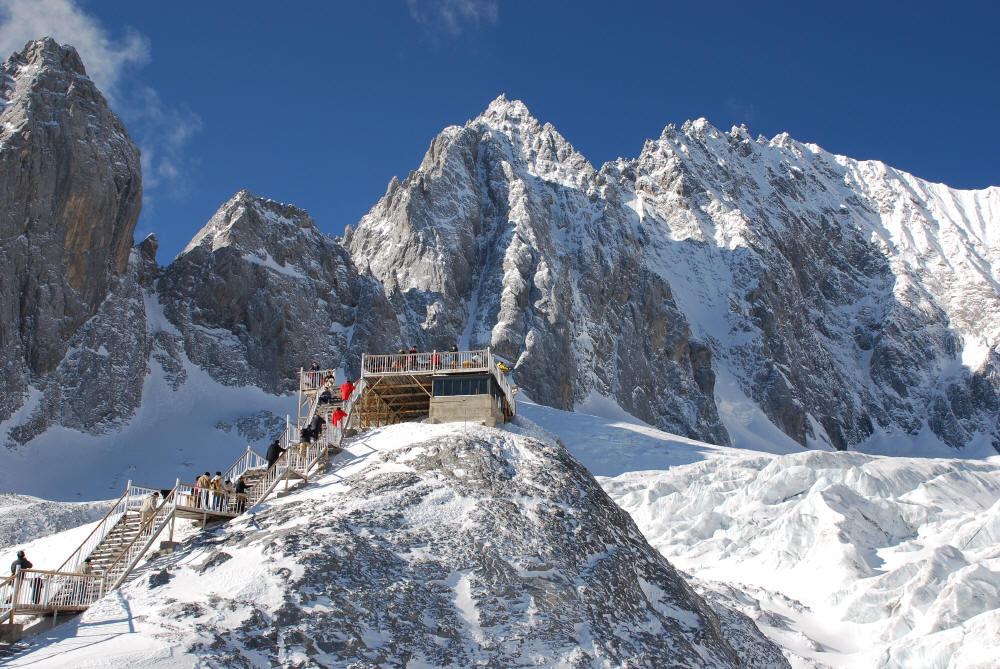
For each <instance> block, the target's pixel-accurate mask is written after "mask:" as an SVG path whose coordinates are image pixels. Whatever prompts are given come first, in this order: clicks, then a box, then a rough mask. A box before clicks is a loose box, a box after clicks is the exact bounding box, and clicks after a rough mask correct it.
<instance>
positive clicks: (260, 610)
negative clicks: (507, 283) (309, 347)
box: [31, 425, 788, 668]
mask: <svg viewBox="0 0 1000 669" xmlns="http://www.w3.org/2000/svg"><path fill="white" fill-rule="evenodd" d="M515 430H516V428H515ZM351 449H352V451H353V452H354V453H357V454H358V455H357V456H355V457H348V454H346V453H345V454H344V455H343V456H341V458H340V459H339V460H338V461H336V462H335V463H334V467H335V468H336V469H335V471H333V472H330V473H329V474H327V475H325V476H322V477H320V478H318V479H317V480H316V482H315V485H312V486H309V487H308V488H305V489H303V490H301V491H300V492H296V493H292V494H290V495H288V496H286V497H284V498H278V499H274V500H272V501H270V502H269V503H268V504H267V505H266V506H265V507H264V508H262V509H260V510H258V512H257V513H256V514H255V515H254V517H253V518H250V517H245V518H242V519H238V520H236V521H234V522H232V523H229V524H226V525H224V526H222V527H220V528H218V529H217V530H215V531H213V532H210V533H207V534H202V535H200V536H199V537H198V538H195V539H193V540H192V541H189V542H187V543H186V544H185V545H184V547H183V549H182V553H181V554H179V555H174V556H172V557H171V558H169V559H167V560H162V561H161V562H160V563H156V562H153V563H151V564H150V565H149V566H148V567H146V568H145V569H144V570H143V571H141V572H139V573H138V574H137V575H136V577H135V578H134V580H133V581H132V583H131V584H129V585H128V586H126V587H125V589H124V591H123V593H122V594H123V595H124V597H125V598H126V599H127V601H128V605H129V607H130V611H131V612H132V615H133V617H134V620H135V626H136V631H137V632H139V634H138V635H131V636H132V638H133V639H135V641H133V642H132V643H133V644H134V643H138V645H133V646H132V647H131V648H123V647H120V646H117V645H116V644H115V643H112V644H111V645H110V646H109V647H105V648H103V649H102V652H105V653H110V654H113V656H114V657H116V658H117V661H118V662H121V663H123V664H130V663H131V662H132V661H134V659H137V658H138V657H140V656H141V657H147V658H148V657H156V656H157V655H158V654H159V653H162V652H163V651H164V650H166V649H169V652H170V654H171V657H173V658H175V660H174V661H176V662H181V663H183V664H178V666H194V665H195V664H198V665H199V666H212V667H216V666H218V667H222V666H227V667H231V666H260V665H262V664H263V665H273V666H278V665H280V666H317V667H326V666H357V667H376V666H434V667H445V666H455V667H457V666H463V667H471V666H483V667H507V666H512V665H522V664H523V665H526V666H527V665H530V666H566V667H639V666H643V667H665V666H671V667H695V666H697V667H762V668H763V667H769V668H774V667H787V666H788V663H787V661H786V660H785V659H784V657H783V656H782V653H781V651H780V649H778V648H777V647H776V646H775V645H773V644H772V643H771V642H770V641H768V640H767V639H766V638H765V637H764V636H763V635H761V633H760V632H759V630H758V629H757V627H756V626H755V625H754V623H753V622H751V621H750V619H748V618H746V617H745V616H743V615H742V614H739V613H737V612H735V611H733V610H732V609H729V608H726V607H722V606H719V605H715V606H713V605H711V604H709V603H708V602H707V601H706V600H704V599H703V598H702V597H700V596H699V595H697V594H696V593H695V592H694V591H693V590H692V589H691V588H690V587H689V586H688V585H687V584H686V583H685V581H684V579H683V578H682V577H681V576H680V575H679V574H678V573H677V572H676V571H675V570H674V569H673V568H672V567H671V566H670V564H669V563H668V562H667V561H666V560H665V559H663V557H662V556H660V555H659V554H658V553H657V552H656V551H655V550H654V549H653V548H652V547H651V546H650V545H649V543H648V542H647V541H646V540H645V539H644V538H643V537H642V535H641V534H640V533H639V531H638V529H637V527H636V525H635V523H634V522H633V521H632V520H631V518H629V516H628V515H627V514H625V513H624V512H623V511H622V510H621V509H620V508H618V507H617V506H616V505H615V504H614V503H613V502H612V501H611V499H610V498H609V497H608V496H607V494H605V493H604V491H603V490H602V489H601V488H600V486H599V485H598V483H597V482H596V481H595V480H594V478H593V476H591V475H590V473H589V472H588V471H587V470H586V469H585V468H584V467H583V466H582V465H580V464H579V463H578V462H577V461H576V460H575V459H573V457H572V456H570V455H569V453H568V452H567V451H566V450H565V448H564V447H563V446H562V445H561V444H559V443H558V442H556V441H551V440H541V439H537V438H533V437H531V436H527V435H524V434H516V433H515V432H508V431H498V430H492V429H488V428H480V427H470V428H464V427H462V426H456V425H441V426H426V425H424V426H411V425H400V426H394V427H391V428H386V429H382V430H378V431H377V432H375V433H368V434H367V435H366V436H365V437H364V438H362V439H358V440H355V441H354V442H352V445H351ZM120 601H121V600H120V599H117V598H113V597H108V598H105V600H102V601H101V602H100V603H98V604H97V605H96V606H95V607H94V608H93V609H92V610H91V611H88V612H87V614H86V616H87V620H101V619H104V617H105V616H107V615H108V613H109V612H111V611H113V610H114V609H115V608H116V607H117V606H119V605H120V604H119V602H120ZM112 615H114V614H112ZM116 617H117V616H116ZM68 658H77V659H82V657H81V654H79V653H77V654H73V653H70V654H69V655H66V654H63V655H62V661H66V660H67V659H68ZM31 659H33V660H37V659H39V658H37V657H33V658H31Z"/></svg>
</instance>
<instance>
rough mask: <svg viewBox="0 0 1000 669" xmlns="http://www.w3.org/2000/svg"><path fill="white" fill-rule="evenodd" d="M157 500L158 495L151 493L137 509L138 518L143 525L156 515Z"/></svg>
mask: <svg viewBox="0 0 1000 669" xmlns="http://www.w3.org/2000/svg"><path fill="white" fill-rule="evenodd" d="M159 498H160V493H158V492H151V493H149V494H148V495H146V497H145V499H143V500H142V506H140V507H139V517H140V519H141V522H142V524H143V525H145V524H146V523H147V522H149V521H150V520H151V519H152V517H153V516H155V515H156V502H157V500H158V499H159Z"/></svg>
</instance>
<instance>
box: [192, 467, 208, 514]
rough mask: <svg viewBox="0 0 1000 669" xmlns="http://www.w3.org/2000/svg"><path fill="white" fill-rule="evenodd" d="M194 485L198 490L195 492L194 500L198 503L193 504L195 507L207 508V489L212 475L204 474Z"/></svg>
mask: <svg viewBox="0 0 1000 669" xmlns="http://www.w3.org/2000/svg"><path fill="white" fill-rule="evenodd" d="M194 484H195V486H196V487H197V488H198V490H197V491H195V492H196V493H197V494H196V498H197V499H198V502H197V503H196V504H195V506H207V505H208V489H209V488H210V487H211V485H212V475H211V474H209V473H208V472H205V473H204V474H202V475H201V476H199V477H198V480H197V481H195V482H194Z"/></svg>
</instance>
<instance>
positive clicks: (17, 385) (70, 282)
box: [0, 38, 142, 441]
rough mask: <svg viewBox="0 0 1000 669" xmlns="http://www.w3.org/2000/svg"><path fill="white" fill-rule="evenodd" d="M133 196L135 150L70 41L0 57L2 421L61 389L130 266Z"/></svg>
mask: <svg viewBox="0 0 1000 669" xmlns="http://www.w3.org/2000/svg"><path fill="white" fill-rule="evenodd" d="M141 204H142V177H141V174H140V167H139V151H138V149H137V148H136V147H135V144H133V143H132V140H131V139H130V138H129V136H128V133H127V132H126V131H125V127H124V126H123V125H122V123H121V121H120V120H119V119H118V117H117V116H115V114H114V113H113V112H112V111H111V110H110V109H109V108H108V105H107V102H106V101H105V100H104V97H103V96H102V95H101V93H100V91H98V90H97V87H96V86H94V84H93V83H92V82H91V81H90V79H89V78H88V77H87V75H86V71H85V70H84V66H83V63H82V62H81V61H80V57H79V56H78V55H77V53H76V50H75V49H73V47H70V46H60V45H59V44H57V43H56V42H54V41H53V40H51V39H48V38H46V39H42V40H38V41H36V42H30V43H28V44H27V45H26V46H25V48H24V50H23V51H21V52H19V53H16V54H14V55H12V56H11V57H10V58H9V59H8V60H7V61H6V62H5V63H3V64H2V65H0V250H2V252H0V313H2V317H0V385H2V387H3V392H2V393H0V420H5V419H7V418H9V417H10V416H11V414H12V413H13V411H15V410H16V409H17V408H18V407H20V406H21V405H22V404H23V403H24V402H25V401H26V400H27V399H28V398H29V394H30V393H29V389H32V388H33V389H34V391H35V395H42V396H43V397H44V399H45V401H50V400H51V398H52V397H53V395H54V394H55V395H57V394H59V392H61V390H62V388H63V387H64V386H63V383H64V382H65V381H66V378H65V377H64V376H63V375H61V374H59V373H55V372H56V371H57V369H59V368H60V367H61V366H63V365H64V364H65V362H66V358H67V356H68V355H69V356H73V355H74V353H73V352H72V351H70V352H69V353H68V350H69V349H70V347H72V346H73V345H74V339H75V338H76V339H79V337H80V332H79V331H80V328H81V326H83V325H84V324H85V323H86V322H87V321H88V320H89V319H90V318H91V317H93V316H94V315H95V314H96V313H97V312H98V310H99V309H100V308H101V305H102V303H103V302H104V301H105V298H106V297H107V296H108V295H109V294H110V293H111V292H112V291H114V290H116V289H117V286H118V284H119V281H120V279H121V277H122V276H123V274H126V273H127V269H128V267H127V266H128V261H129V249H130V248H131V247H132V244H133V241H132V232H133V230H134V229H135V224H136V221H137V220H138V216H139V209H140V207H141ZM109 343H110V342H109ZM135 362H137V360H136V359H135V358H132V359H130V360H129V363H135ZM140 365H141V362H140ZM133 373H138V374H140V375H141V367H140V369H139V370H137V371H136V372H133ZM74 421H75V417H74V416H69V417H68V422H70V423H73V422H74ZM84 423H85V424H86V423H89V421H84ZM35 434H37V430H32V429H28V430H27V431H26V432H25V433H24V434H21V435H19V436H16V437H15V439H17V440H18V441H25V440H27V439H30V438H31V437H32V436H34V435H35Z"/></svg>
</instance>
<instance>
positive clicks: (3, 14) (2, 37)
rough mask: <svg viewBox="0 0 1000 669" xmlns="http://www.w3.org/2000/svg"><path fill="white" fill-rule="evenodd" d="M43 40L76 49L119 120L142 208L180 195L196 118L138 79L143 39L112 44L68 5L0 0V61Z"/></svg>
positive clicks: (131, 34)
mask: <svg viewBox="0 0 1000 669" xmlns="http://www.w3.org/2000/svg"><path fill="white" fill-rule="evenodd" d="M46 36H48V37H51V38H53V39H54V40H56V41H57V42H59V43H60V44H72V45H73V46H74V47H75V48H76V50H77V52H78V53H79V54H80V58H81V59H82V60H83V64H84V66H85V67H86V68H87V74H88V75H89V76H90V78H91V79H92V80H93V82H94V83H95V84H97V87H98V88H99V89H100V90H101V92H102V93H104V96H105V97H106V98H107V99H108V101H109V103H110V104H111V106H112V108H113V109H114V111H115V112H117V113H118V115H119V116H121V117H122V120H124V121H125V125H126V127H127V128H128V131H129V134H130V135H132V139H133V140H134V141H135V143H136V144H137V145H138V146H139V147H140V150H141V151H142V172H143V189H144V190H145V191H146V193H147V195H146V197H145V198H144V199H145V200H146V202H147V206H146V209H148V208H149V207H148V203H149V202H151V201H152V198H150V197H149V192H150V191H153V190H156V189H167V190H169V191H170V192H173V193H175V194H176V193H182V192H183V191H184V190H185V188H186V186H187V183H188V182H187V175H188V173H189V169H188V168H189V167H190V165H191V162H192V161H191V159H190V158H188V157H187V156H186V155H185V148H186V146H187V143H188V141H189V140H190V139H191V137H192V136H193V135H194V134H196V133H197V132H198V131H199V130H201V119H200V118H199V117H198V116H197V115H196V114H194V113H193V112H191V111H190V110H187V109H184V108H181V107H177V106H170V105H167V104H164V102H163V100H162V99H161V97H160V95H159V93H157V91H156V90H154V89H153V88H150V87H149V86H147V85H146V84H144V83H142V82H141V81H140V80H139V78H138V76H137V72H138V70H139V69H140V68H141V67H142V66H143V65H145V64H146V63H148V62H149V61H150V58H151V55H152V52H151V45H150V41H149V39H148V38H147V37H146V36H145V35H142V34H141V33H139V32H138V31H136V30H132V29H127V30H126V31H125V34H124V35H123V36H122V37H121V38H120V39H113V38H112V36H111V35H109V34H108V31H107V30H106V29H105V28H104V26H102V25H101V23H100V21H98V19H96V18H95V17H94V16H91V15H90V14H88V13H87V12H85V11H84V10H83V9H81V8H80V7H79V6H78V5H77V3H76V2H74V0H0V58H6V56H8V55H9V54H11V53H14V52H15V51H20V50H21V49H22V48H24V45H25V44H26V43H27V42H29V41H31V40H35V39H38V38H40V37H46ZM147 213H148V212H147Z"/></svg>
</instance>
